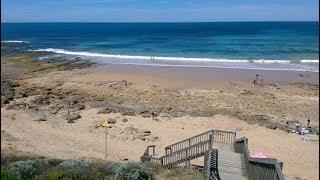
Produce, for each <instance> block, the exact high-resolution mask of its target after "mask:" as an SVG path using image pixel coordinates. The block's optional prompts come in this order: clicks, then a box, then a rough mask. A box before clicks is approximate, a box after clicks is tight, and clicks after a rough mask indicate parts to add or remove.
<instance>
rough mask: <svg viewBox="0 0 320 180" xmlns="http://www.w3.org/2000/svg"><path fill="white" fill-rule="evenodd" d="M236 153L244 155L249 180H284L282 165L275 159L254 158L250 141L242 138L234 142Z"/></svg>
mask: <svg viewBox="0 0 320 180" xmlns="http://www.w3.org/2000/svg"><path fill="white" fill-rule="evenodd" d="M234 151H235V152H236V153H241V154H243V155H244V162H245V166H246V170H247V173H248V176H249V179H259V180H260V179H261V180H284V176H283V174H282V163H279V162H278V161H277V159H274V158H263V159H262V158H252V157H250V153H249V150H248V139H247V138H241V139H238V140H236V141H235V142H234Z"/></svg>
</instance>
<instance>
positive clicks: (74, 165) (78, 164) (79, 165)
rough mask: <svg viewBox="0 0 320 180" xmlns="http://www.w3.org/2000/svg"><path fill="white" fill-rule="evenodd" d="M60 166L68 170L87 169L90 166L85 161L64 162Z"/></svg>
mask: <svg viewBox="0 0 320 180" xmlns="http://www.w3.org/2000/svg"><path fill="white" fill-rule="evenodd" d="M59 166H61V167H62V168H66V169H85V168H87V167H89V164H88V163H87V162H85V161H84V160H66V161H63V162H62V163H61V164H60V165H59Z"/></svg>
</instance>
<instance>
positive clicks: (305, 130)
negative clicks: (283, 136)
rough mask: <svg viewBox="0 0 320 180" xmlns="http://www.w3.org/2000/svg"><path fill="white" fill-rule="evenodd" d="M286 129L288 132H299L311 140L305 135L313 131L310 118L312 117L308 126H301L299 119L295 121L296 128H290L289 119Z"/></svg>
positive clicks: (303, 137) (305, 138)
mask: <svg viewBox="0 0 320 180" xmlns="http://www.w3.org/2000/svg"><path fill="white" fill-rule="evenodd" d="M286 131H287V132H288V133H296V134H299V135H300V136H301V138H302V139H303V140H310V137H309V136H305V135H306V134H310V133H312V128H311V120H310V118H308V119H307V126H306V128H305V127H303V126H301V125H300V123H299V122H298V121H296V122H294V128H290V123H289V122H288V121H287V122H286Z"/></svg>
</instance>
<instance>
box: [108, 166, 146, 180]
mask: <svg viewBox="0 0 320 180" xmlns="http://www.w3.org/2000/svg"><path fill="white" fill-rule="evenodd" d="M151 175H152V172H151V170H150V169H148V168H146V167H145V166H144V165H143V164H141V163H135V162H126V163H122V164H118V163H113V164H111V165H110V166H109V168H108V172H107V176H106V177H105V179H110V180H111V179H117V180H118V179H119V180H127V179H128V180H129V179H130V180H131V179H132V180H135V179H139V180H140V179H151Z"/></svg>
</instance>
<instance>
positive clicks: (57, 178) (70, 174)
mask: <svg viewBox="0 0 320 180" xmlns="http://www.w3.org/2000/svg"><path fill="white" fill-rule="evenodd" d="M37 179H39V180H61V179H63V180H69V179H70V180H87V179H90V180H102V179H103V175H102V174H101V173H99V172H95V171H91V172H89V171H83V170H71V169H68V170H62V169H55V170H52V171H49V172H46V173H44V174H43V175H41V176H39V177H38V178H37Z"/></svg>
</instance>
